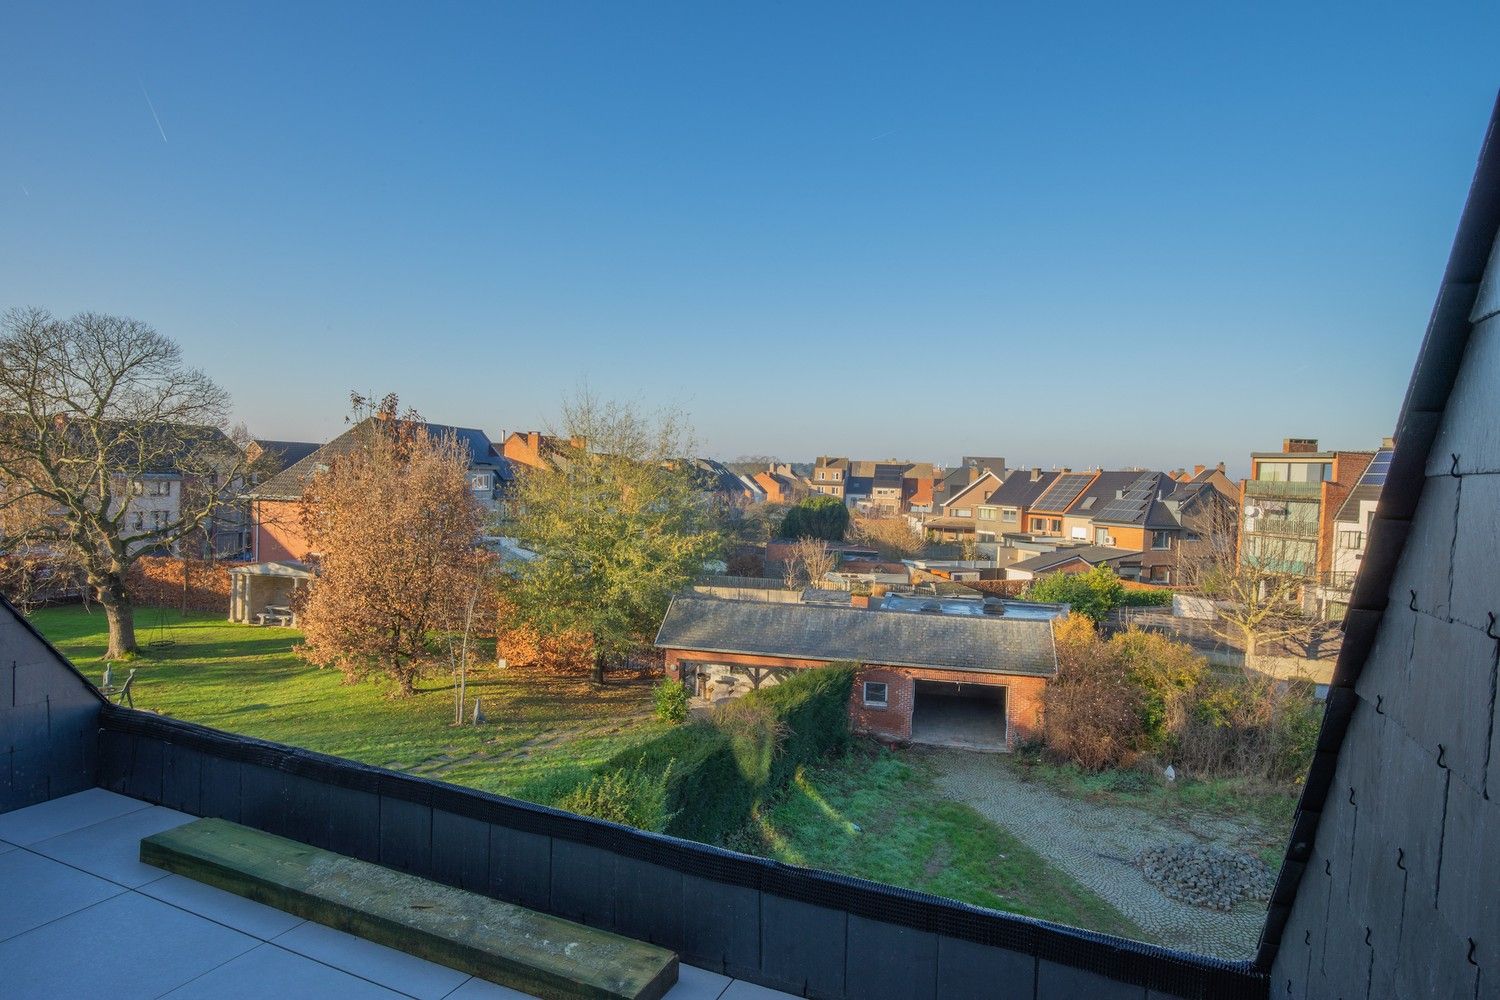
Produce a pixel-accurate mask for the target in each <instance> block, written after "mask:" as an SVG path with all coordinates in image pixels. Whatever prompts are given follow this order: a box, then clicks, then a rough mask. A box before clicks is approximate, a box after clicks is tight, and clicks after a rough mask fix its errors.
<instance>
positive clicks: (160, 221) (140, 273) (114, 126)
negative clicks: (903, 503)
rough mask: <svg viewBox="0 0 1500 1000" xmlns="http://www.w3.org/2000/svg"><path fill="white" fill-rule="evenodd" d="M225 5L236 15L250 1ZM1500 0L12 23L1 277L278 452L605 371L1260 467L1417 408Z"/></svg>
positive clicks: (833, 446)
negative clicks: (181, 360) (1414, 385)
mask: <svg viewBox="0 0 1500 1000" xmlns="http://www.w3.org/2000/svg"><path fill="white" fill-rule="evenodd" d="M221 8H225V9H221ZM1496 38H1500V3H1495V2H1493V0H1488V2H1484V3H1471V4H1442V3H1434V2H1423V3H1409V4H1400V5H1397V4H1380V3H1372V2H1362V3H1357V4H1349V5H1341V6H1335V5H1333V4H1324V3H1306V2H1298V3H1289V4H1281V5H1278V4H1271V3H1255V4H1250V3H1173V4H1166V3H1162V4H1146V3H1125V4H1122V3H1117V2H1114V3H1098V4H1085V3H1073V4H1028V5H1025V6H1022V5H1010V4H995V3H991V4H983V5H975V6H972V7H969V6H960V5H936V4H909V5H905V6H885V5H876V4H869V3H857V4H856V3H850V4H846V5H836V4H807V3H775V4H772V3H755V4H720V3H702V2H691V3H681V4H658V3H614V2H601V3H597V4H569V3H561V2H545V3H536V4H517V3H472V4H416V3H409V4H401V5H395V4H392V5H386V6H382V5H378V4H373V3H358V4H353V3H351V4H344V5H335V4H332V3H297V4H288V5H278V4H273V3H254V4H250V3H242V4H235V5H232V6H231V5H227V4H203V3H193V4H188V3H183V4H179V5H175V6H148V5H144V4H134V3H132V4H114V3H110V4H100V5H98V6H75V5H70V4H64V3H16V2H11V3H8V4H6V5H5V6H4V7H3V8H0V307H7V306H11V305H23V304H25V305H39V306H43V307H46V308H48V309H51V310H52V311H53V312H56V313H59V314H68V313H71V312H74V311H77V310H80V309H92V310H98V311H104V312H112V313H121V314H126V315H130V316H134V317H136V318H138V319H142V320H145V321H147V322H150V323H152V324H154V325H155V326H156V327H157V328H158V329H160V330H161V331H162V332H164V333H166V334H168V335H170V336H172V337H174V338H176V339H177V340H178V341H179V342H181V343H182V345H183V346H184V348H185V350H186V352H187V354H188V357H189V359H190V360H191V361H192V362H194V363H195V364H198V365H200V366H201V367H203V368H204V369H206V370H207V371H209V372H210V373H211V374H212V375H213V376H214V377H215V378H217V379H218V380H219V382H220V383H221V384H223V385H224V386H225V387H226V388H228V389H229V390H230V391H231V392H232V393H233V395H234V399H235V403H236V409H237V412H238V416H239V417H240V418H241V419H243V420H244V421H245V422H246V423H248V424H249V426H250V428H251V430H252V431H253V432H254V433H256V434H258V435H260V436H264V437H278V438H293V439H321V438H323V437H326V436H328V435H330V434H331V433H333V432H336V431H337V430H338V429H339V427H340V424H341V421H342V415H343V413H344V412H345V410H346V408H347V406H346V402H347V400H346V397H347V392H348V390H350V389H354V388H357V389H361V390H370V391H373V392H376V393H383V392H386V391H391V390H394V391H397V392H399V393H400V394H401V396H402V398H403V401H404V402H408V403H410V404H412V405H414V406H416V407H417V408H418V409H419V410H420V411H421V412H422V413H423V414H424V415H425V416H426V417H427V418H428V419H431V420H435V421H441V422H448V423H459V424H466V425H473V426H479V427H483V428H484V429H485V430H487V431H489V432H490V433H491V435H495V434H498V433H499V432H500V431H501V430H514V429H524V428H527V427H531V426H536V425H541V424H544V423H545V422H547V421H549V420H553V419H555V416H556V413H557V408H558V405H557V404H558V400H559V398H560V397H561V396H562V395H563V394H566V393H568V392H570V391H572V390H574V389H575V388H576V387H577V386H578V385H579V384H580V383H581V382H582V381H585V380H586V381H587V382H588V383H589V385H590V386H591V387H592V388H593V389H594V390H595V391H597V392H599V393H601V394H603V395H607V396H614V397H620V398H629V399H637V400H640V401H642V402H644V403H646V404H647V405H654V404H657V403H672V404H676V405H679V406H680V407H682V408H683V409H685V410H686V411H687V412H688V413H689V414H690V415H691V417H692V420H693V423H694V425H695V426H696V428H697V432H698V436H699V438H700V440H701V441H702V449H701V450H702V451H703V452H704V453H707V454H713V455H717V456H721V457H726V458H732V457H735V456H737V455H740V454H744V453H774V454H778V455H782V456H785V457H789V458H808V457H811V456H813V455H815V454H817V453H820V452H829V453H838V454H854V455H856V456H861V457H871V458H873V457H884V456H903V457H910V458H913V459H939V460H951V459H953V458H956V457H957V456H958V455H959V454H961V453H970V454H988V455H995V454H999V455H1004V456H1006V457H1007V458H1009V459H1010V461H1011V463H1012V464H1022V463H1040V464H1045V465H1050V464H1052V463H1059V464H1070V465H1074V466H1085V465H1090V464H1096V463H1104V464H1110V465H1117V464H1126V463H1130V464H1145V465H1150V466H1155V467H1163V468H1170V467H1174V466H1176V465H1181V464H1190V463H1192V462H1195V461H1201V462H1213V461H1217V460H1220V459H1224V460H1227V461H1228V462H1229V463H1230V464H1231V467H1232V468H1236V469H1243V468H1244V467H1245V466H1246V465H1247V464H1248V459H1247V455H1248V453H1249V452H1250V451H1251V450H1259V449H1265V448H1273V447H1276V446H1278V444H1279V442H1280V439H1281V438H1282V437H1284V436H1307V437H1317V438H1320V439H1322V440H1323V442H1324V443H1325V445H1332V446H1340V447H1361V446H1370V445H1373V444H1374V443H1376V442H1378V440H1379V438H1380V436H1381V435H1383V434H1387V433H1390V431H1391V429H1392V425H1393V423H1394V420H1395V416H1396V410H1397V408H1398V406H1399V404H1400V399H1401V394H1402V391H1403V390H1404V387H1405V384H1406V380H1407V377H1408V375H1409V373H1410V368H1411V363H1412V360H1413V358H1414V357H1415V354H1416V349H1417V345H1418V341H1419V339H1420V337H1421V334H1422V330H1423V327H1424V325H1425V323H1426V319H1427V315H1428V313H1429V311H1430V309H1431V305H1432V301H1433V298H1434V295H1435V293H1436V290H1437V282H1438V279H1439V276H1440V274H1441V272H1442V267H1443V264H1444V261H1445V259H1446V256H1447V252H1448V246H1449V243H1450V241H1451V239H1452V234H1453V230H1454V227H1455V225H1456V223H1457V220H1458V214H1459V210H1460V208H1461V206H1462V203H1463V198H1464V194H1465V191H1466V188H1467V185H1468V181H1469V177H1470V175H1471V173H1472V170H1473V165H1474V161H1475V155H1476V153H1477V151H1478V147H1479V142H1480V138H1481V135H1482V132H1483V128H1484V125H1485V122H1486V119H1487V116H1488V114H1489V111H1490V107H1491V104H1492V102H1493V100H1494V97H1495V91H1496V87H1497V86H1500V72H1497V70H1500V57H1497V54H1496V49H1495V40H1496Z"/></svg>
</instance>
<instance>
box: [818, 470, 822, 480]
mask: <svg viewBox="0 0 1500 1000" xmlns="http://www.w3.org/2000/svg"><path fill="white" fill-rule="evenodd" d="M818 478H819V479H822V478H823V470H822V469H819V470H818Z"/></svg>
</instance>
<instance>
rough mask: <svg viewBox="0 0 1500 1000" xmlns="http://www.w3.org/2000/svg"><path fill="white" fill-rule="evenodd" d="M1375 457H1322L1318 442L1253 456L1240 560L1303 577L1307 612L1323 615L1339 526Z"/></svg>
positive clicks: (1301, 441)
mask: <svg viewBox="0 0 1500 1000" xmlns="http://www.w3.org/2000/svg"><path fill="white" fill-rule="evenodd" d="M1374 457H1375V452H1374V451H1373V450H1372V451H1320V450H1319V449H1318V442H1317V440H1316V439H1314V438H1287V439H1286V440H1284V441H1283V442H1282V446H1281V451H1279V452H1255V453H1253V454H1252V455H1251V456H1250V478H1249V479H1247V480H1244V481H1243V482H1242V483H1241V502H1240V511H1241V521H1240V542H1239V558H1240V561H1241V562H1243V563H1255V564H1258V565H1264V566H1267V567H1270V568H1272V569H1273V570H1275V571H1277V572H1283V573H1291V574H1294V575H1297V576H1300V577H1303V578H1304V579H1305V580H1306V581H1307V584H1308V586H1307V587H1306V588H1305V589H1304V592H1303V599H1304V606H1305V607H1306V609H1307V610H1308V611H1310V612H1314V613H1323V612H1324V611H1325V610H1326V605H1327V604H1328V603H1329V601H1328V600H1327V599H1326V598H1324V597H1323V596H1321V591H1320V590H1319V589H1318V585H1319V584H1322V583H1326V582H1328V581H1329V580H1330V574H1332V572H1333V553H1334V541H1335V538H1334V521H1335V519H1336V517H1337V515H1338V514H1339V512H1340V510H1341V509H1342V507H1343V504H1344V501H1345V500H1347V499H1348V498H1349V494H1350V493H1351V492H1352V491H1353V490H1354V487H1355V485H1356V484H1357V483H1358V482H1359V478H1360V476H1362V475H1363V474H1364V472H1365V469H1366V468H1368V467H1369V465H1370V462H1371V460H1372V459H1374Z"/></svg>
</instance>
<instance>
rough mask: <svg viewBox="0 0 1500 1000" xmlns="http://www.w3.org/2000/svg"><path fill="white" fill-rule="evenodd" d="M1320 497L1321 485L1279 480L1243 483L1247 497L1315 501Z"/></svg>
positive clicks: (1259, 480) (1253, 480)
mask: <svg viewBox="0 0 1500 1000" xmlns="http://www.w3.org/2000/svg"><path fill="white" fill-rule="evenodd" d="M1322 495H1323V484H1322V483H1289V482H1286V481H1284V480H1279V479H1251V480H1247V481H1246V483H1245V496H1247V497H1276V498H1278V499H1282V500H1315V499H1317V498H1318V497H1320V496H1322Z"/></svg>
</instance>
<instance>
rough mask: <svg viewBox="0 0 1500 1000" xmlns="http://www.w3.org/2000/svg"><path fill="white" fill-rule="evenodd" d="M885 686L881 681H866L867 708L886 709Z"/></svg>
mask: <svg viewBox="0 0 1500 1000" xmlns="http://www.w3.org/2000/svg"><path fill="white" fill-rule="evenodd" d="M885 697H886V695H885V684H884V683H883V682H881V681H865V706H866V707H867V708H885V706H886V700H885Z"/></svg>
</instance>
